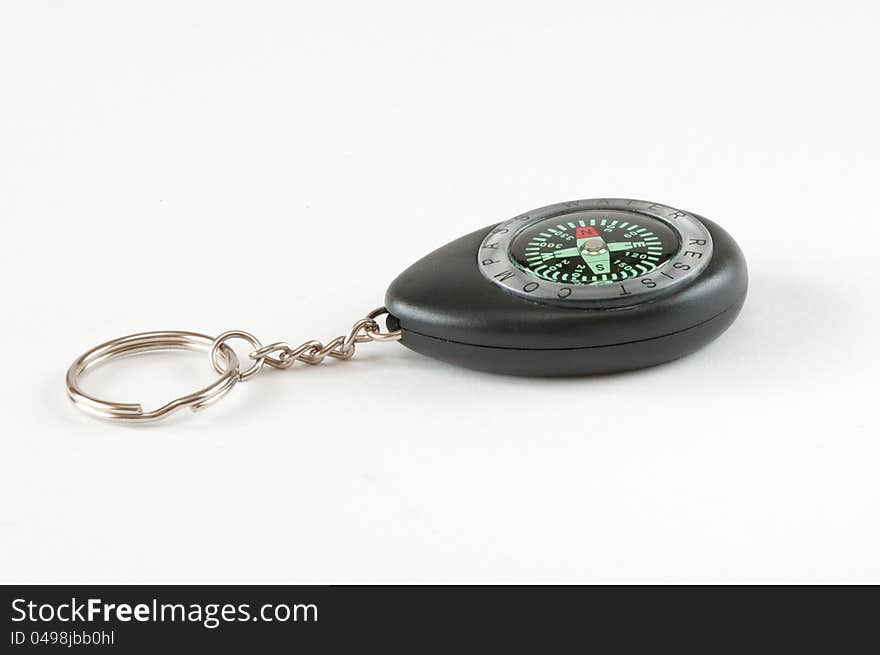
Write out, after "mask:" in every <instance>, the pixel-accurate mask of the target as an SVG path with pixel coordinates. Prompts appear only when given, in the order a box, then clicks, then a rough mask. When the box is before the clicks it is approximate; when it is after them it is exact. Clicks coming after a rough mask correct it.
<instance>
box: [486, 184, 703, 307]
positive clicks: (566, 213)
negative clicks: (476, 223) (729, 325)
mask: <svg viewBox="0 0 880 655" xmlns="http://www.w3.org/2000/svg"><path fill="white" fill-rule="evenodd" d="M711 256H712V237H711V235H710V234H709V231H708V230H707V229H706V227H705V226H704V225H703V224H702V223H701V222H700V220H699V219H698V218H697V217H695V216H693V215H692V214H689V213H687V212H683V211H681V210H678V209H675V208H673V207H667V206H666V205H660V204H657V203H652V202H646V201H641V200H628V199H619V198H607V199H598V200H577V201H573V202H567V203H560V204H558V205H551V206H549V207H543V208H541V209H537V210H535V211H532V212H529V213H527V214H523V215H521V216H517V217H516V218H514V219H512V220H510V221H508V222H506V223H502V224H501V225H499V226H498V227H496V228H495V229H494V230H492V231H491V232H490V233H489V234H488V235H487V236H486V238H485V239H484V240H483V243H482V244H481V246H480V251H479V253H478V256H477V257H478V259H477V262H478V265H479V268H480V271H481V272H482V274H483V276H484V277H485V278H486V279H487V280H489V281H491V282H492V283H493V284H496V285H499V286H501V287H503V288H505V290H507V291H509V292H511V293H514V294H517V295H521V296H523V297H528V298H530V299H532V300H537V301H539V302H549V303H552V304H567V305H578V304H582V305H585V306H621V305H628V304H637V303H639V302H642V301H643V300H645V299H646V297H647V296H650V295H654V294H657V293H659V292H661V291H664V290H667V289H669V288H670V287H674V286H677V285H680V284H682V283H684V282H686V281H687V280H690V279H693V277H694V276H696V275H698V274H699V273H700V271H702V270H703V269H704V268H705V267H706V265H707V264H708V263H709V259H710V258H711Z"/></svg>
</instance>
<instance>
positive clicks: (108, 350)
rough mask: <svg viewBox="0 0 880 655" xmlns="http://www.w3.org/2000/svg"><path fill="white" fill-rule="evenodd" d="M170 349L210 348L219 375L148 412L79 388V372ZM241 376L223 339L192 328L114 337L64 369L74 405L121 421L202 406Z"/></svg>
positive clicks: (147, 418)
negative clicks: (189, 330) (130, 357)
mask: <svg viewBox="0 0 880 655" xmlns="http://www.w3.org/2000/svg"><path fill="white" fill-rule="evenodd" d="M172 350H195V351H199V352H210V353H211V363H212V365H214V370H216V371H217V372H218V373H219V374H220V377H219V378H217V379H216V380H215V381H214V382H212V383H211V384H209V385H208V386H207V387H205V388H203V389H199V390H198V391H196V392H194V393H191V394H189V395H187V396H182V397H180V398H176V399H174V400H172V401H171V402H169V403H167V404H165V405H163V406H162V407H160V408H159V409H156V410H153V411H151V412H145V411H144V410H143V407H142V406H141V405H140V404H139V403H116V402H111V401H107V400H100V399H98V398H95V397H93V396H90V395H88V394H86V393H84V392H83V391H82V390H81V389H80V388H79V381H80V378H81V377H82V375H83V374H84V373H85V372H86V371H88V370H89V369H91V368H94V367H96V366H99V365H101V364H104V363H105V362H109V361H111V360H114V359H119V358H121V357H127V356H129V355H139V354H141V353H147V352H167V351H172ZM218 360H221V361H222V362H223V364H224V365H225V366H224V368H220V367H219V361H218ZM241 378H242V376H241V375H240V373H239V368H238V357H237V356H236V354H235V351H233V350H232V348H230V347H229V346H227V345H226V344H225V343H216V342H215V340H214V339H213V338H212V337H209V336H206V335H204V334H197V333H195V332H176V331H169V332H142V333H140V334H131V335H129V336H126V337H120V338H118V339H113V340H112V341H108V342H107V343H103V344H101V345H100V346H96V347H94V348H92V349H91V350H89V351H88V352H86V353H84V354H83V355H81V356H80V357H79V358H78V359H77V360H76V361H75V362H73V364H71V365H70V368H69V369H68V371H67V395H68V396H69V397H70V399H71V400H72V401H73V403H74V405H76V406H77V407H78V408H79V409H81V410H83V411H84V412H86V413H88V414H92V415H93V416H97V417H99V418H107V419H115V420H120V421H133V422H148V421H157V420H159V419H161V418H164V417H166V416H168V415H169V414H172V413H173V412H176V411H177V410H178V409H180V408H181V407H189V408H191V409H192V410H193V411H196V410H199V409H202V408H203V407H206V406H207V405H209V404H211V403H213V402H214V401H216V400H218V399H220V398H221V397H222V396H224V395H225V394H226V393H227V392H228V391H229V390H230V389H232V387H234V386H235V384H236V383H237V382H238V381H239V379H241Z"/></svg>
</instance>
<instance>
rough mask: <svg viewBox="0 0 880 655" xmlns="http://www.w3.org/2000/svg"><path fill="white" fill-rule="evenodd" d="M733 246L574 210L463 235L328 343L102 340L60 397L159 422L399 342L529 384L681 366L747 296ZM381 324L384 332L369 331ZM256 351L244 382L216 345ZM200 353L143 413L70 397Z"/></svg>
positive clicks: (619, 214) (653, 213) (693, 222)
mask: <svg viewBox="0 0 880 655" xmlns="http://www.w3.org/2000/svg"><path fill="white" fill-rule="evenodd" d="M747 287H748V274H747V270H746V263H745V260H744V258H743V255H742V252H741V251H740V249H739V247H738V246H737V244H736V242H735V241H734V240H733V239H732V238H731V237H730V235H728V234H727V232H725V231H724V230H723V229H721V228H720V227H719V226H717V225H715V224H714V223H712V222H711V221H709V220H707V219H705V218H703V217H702V216H699V215H697V214H693V213H690V212H685V211H681V210H679V209H675V208H673V207H668V206H666V205H661V204H658V203H653V202H647V201H643V200H628V199H620V198H604V199H594V200H574V201H571V202H564V203H559V204H556V205H550V206H548V207H542V208H540V209H536V210H534V211H530V212H527V213H525V214H521V215H519V216H517V217H515V218H513V219H511V220H509V221H507V222H505V223H501V224H500V225H495V226H491V227H486V228H483V229H481V230H477V231H476V232H472V233H471V234H468V235H466V236H463V237H461V238H459V239H456V240H455V241H453V242H451V243H449V244H447V245H445V246H443V247H442V248H440V249H438V250H435V251H434V252H432V253H431V254H429V255H427V256H425V257H423V258H422V259H420V260H419V261H417V262H416V263H415V264H413V265H412V266H410V267H409V268H408V269H407V270H406V271H404V272H403V273H401V274H400V275H399V276H398V277H397V279H395V280H394V281H393V282H392V283H391V286H390V287H389V288H388V291H387V292H386V294H385V306H384V307H381V308H379V309H377V310H374V311H373V312H370V313H369V314H368V315H367V316H366V317H365V318H363V319H361V320H360V321H358V322H357V323H355V324H354V326H353V327H352V329H351V331H350V332H349V333H348V334H347V335H346V336H340V337H336V338H335V339H333V340H332V341H329V342H328V343H327V344H323V343H321V342H320V341H307V342H305V343H303V344H302V345H300V346H296V347H294V346H291V345H290V344H288V343H284V342H279V343H273V344H269V345H267V346H263V345H262V344H261V343H260V342H259V341H258V340H257V339H256V338H255V337H254V336H252V335H251V334H249V333H247V332H241V331H237V330H236V331H231V332H225V333H223V334H221V335H220V336H218V337H216V338H213V337H209V336H205V335H203V334H196V333H193V332H176V331H169V332H145V333H141V334H133V335H130V336H127V337H122V338H119V339H114V340H113V341H109V342H107V343H104V344H102V345H100V346H97V347H95V348H93V349H92V350H89V351H88V352H86V353H85V354H83V355H82V356H81V357H79V358H78V359H77V360H76V361H75V362H74V363H73V364H72V365H71V367H70V369H69V370H68V372H67V390H68V395H69V396H70V399H71V400H72V401H73V402H74V403H75V404H76V406H77V407H79V408H80V409H82V410H84V411H86V412H88V413H90V414H93V415H95V416H99V417H101V418H109V419H116V420H122V421H132V422H146V421H155V420H158V419H161V418H163V417H165V416H168V415H169V414H171V413H173V412H174V411H176V410H178V409H180V408H181V407H190V408H191V409H193V410H197V409H201V408H202V407H205V406H207V405H209V404H210V403H212V402H214V401H216V400H218V399H219V398H220V397H221V396H223V395H224V394H225V393H226V392H228V391H229V390H230V389H232V387H234V386H235V385H236V383H238V382H239V381H244V380H247V379H248V378H250V377H251V376H253V375H255V374H256V373H258V372H259V371H260V369H261V368H262V367H263V365H264V364H268V365H269V366H272V367H274V368H281V369H283V368H289V367H291V366H293V364H294V363H296V362H302V363H305V364H319V363H320V362H322V361H323V360H324V359H325V358H326V357H327V356H330V357H333V358H336V359H348V358H350V357H351V356H352V355H353V354H354V352H355V348H356V346H357V344H361V343H367V342H371V341H377V342H383V341H399V342H400V343H402V344H403V345H404V346H407V347H408V348H410V349H412V350H414V351H416V352H418V353H421V354H423V355H427V356H429V357H434V358H436V359H441V360H444V361H447V362H450V363H452V364H457V365H459V366H464V367H467V368H472V369H478V370H483V371H490V372H493V373H504V374H510V375H531V376H574V375H590V374H597V373H610V372H615V371H625V370H629V369H637V368H643V367H646V366H653V365H655V364H660V363H663V362H667V361H670V360H673V359H676V358H678V357H682V356H684V355H687V354H689V353H691V352H693V351H695V350H697V349H698V348H700V347H701V346H703V345H705V344H706V343H708V342H709V341H711V340H712V339H714V338H716V337H717V336H718V335H720V334H721V333H722V332H723V331H724V330H726V329H727V328H728V326H730V324H731V323H732V322H733V320H734V319H735V318H736V316H737V314H738V313H739V311H740V309H741V308H742V305H743V302H744V301H745V297H746V290H747ZM385 315H387V318H386V329H385V330H383V329H382V327H381V326H380V325H379V323H378V322H377V319H378V318H379V317H381V316H385ZM232 339H244V340H245V341H247V342H249V343H250V344H251V345H252V346H253V348H254V351H253V352H252V353H251V354H250V359H251V360H252V363H251V365H250V366H249V367H248V368H247V369H246V370H244V371H242V370H241V368H240V366H239V361H238V357H237V356H236V354H235V352H234V351H233V350H232V349H231V348H230V347H229V346H228V345H227V342H228V341H230V340H232ZM168 350H200V351H206V352H207V353H208V355H209V360H210V363H211V366H212V367H213V368H214V370H215V371H216V372H217V374H218V375H219V377H218V378H217V380H215V381H214V382H213V383H212V384H210V385H208V386H207V387H205V388H204V389H201V390H199V391H197V392H195V393H193V394H190V395H188V396H184V397H182V398H178V399H176V400H173V401H171V402H170V403H168V404H166V405H164V406H162V407H160V408H159V409H156V410H153V411H149V412H145V411H143V408H142V407H141V406H140V405H139V404H130V403H115V402H107V401H104V400H99V399H97V398H94V397H92V396H89V395H87V394H86V393H84V392H83V391H82V390H80V388H79V381H80V378H81V376H82V375H83V374H84V373H85V372H86V371H87V370H89V369H90V368H93V367H95V366H97V365H99V364H102V363H104V362H107V361H109V360H112V359H116V358H118V357H123V356H127V355H134V354H139V353H145V352H155V351H168Z"/></svg>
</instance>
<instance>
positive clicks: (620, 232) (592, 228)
mask: <svg viewBox="0 0 880 655" xmlns="http://www.w3.org/2000/svg"><path fill="white" fill-rule="evenodd" d="M559 218H560V220H559V221H556V220H554V219H548V220H544V221H540V222H538V223H535V224H534V225H532V226H530V227H528V228H526V229H524V230H522V231H521V232H519V233H518V234H517V235H516V237H515V238H514V239H513V241H512V243H511V245H510V257H511V259H512V261H513V262H514V263H515V264H516V265H517V266H518V267H519V268H520V269H521V270H523V271H525V272H526V273H528V274H530V275H532V276H534V277H536V278H538V279H541V280H547V281H548V282H560V283H564V284H572V285H585V284H610V283H613V282H617V281H618V280H629V279H633V278H637V277H639V276H642V275H647V274H648V273H651V272H652V271H655V270H657V269H658V268H660V267H661V266H663V265H664V264H665V263H666V262H668V261H669V259H670V258H671V257H672V256H673V255H674V254H675V253H676V252H677V251H678V249H679V241H678V235H677V234H676V233H675V232H674V231H673V229H672V228H671V227H670V226H669V225H667V224H666V223H663V222H662V221H659V220H657V219H656V218H651V217H649V216H642V215H639V214H636V213H634V212H625V211H602V210H598V209H591V210H587V211H582V212H574V213H571V214H567V215H565V216H561V217H559ZM563 219H564V220H563Z"/></svg>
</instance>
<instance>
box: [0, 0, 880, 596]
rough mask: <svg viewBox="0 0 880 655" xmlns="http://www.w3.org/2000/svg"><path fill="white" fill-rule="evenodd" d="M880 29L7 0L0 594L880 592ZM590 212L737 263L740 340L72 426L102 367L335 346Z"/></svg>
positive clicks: (483, 12) (803, 11)
mask: <svg viewBox="0 0 880 655" xmlns="http://www.w3.org/2000/svg"><path fill="white" fill-rule="evenodd" d="M878 24H880V10H878V5H877V3H874V2H869V1H868V0H864V1H863V2H846V1H838V2H833V3H829V2H804V1H798V2H794V1H793V2H767V1H766V0H762V1H760V2H742V1H741V2H736V3H724V4H721V3H718V4H714V3H705V2H683V1H680V2H667V3H659V2H639V3H635V2H570V3H563V2H548V1H542V2H509V1H508V2H494V3H489V2H473V1H471V2H443V3H440V2H437V3H427V2H417V3H416V2H377V1H373V2H368V3H358V2H351V3H340V2H325V3H318V2H298V3H292V2H287V3H284V2H277V3H262V2H238V3H216V2H205V3H195V2H188V3H187V2H150V3H117V2H105V3H96V2H78V3H61V2H58V3H44V2H28V3H23V2H18V3H12V2H10V3H4V4H3V7H2V9H0V226H2V232H0V243H2V252H0V288H2V301H3V302H2V308H3V320H2V325H0V334H2V346H3V361H4V362H5V365H4V368H3V373H2V374H0V403H2V405H0V421H2V437H0V438H2V454H0V456H2V459H0V466H2V471H0V473H2V478H0V485H2V486H0V498H2V501H0V502H2V514H0V530H2V538H0V580H2V581H5V582H50V581H56V582H301V583H306V582H452V581H461V582H533V581H546V582H553V581H558V582H592V581H607V582H614V581H658V582H659V581H676V582H679V581H688V582H711V581H737V582H741V581H874V582H880V558H878V557H877V553H878V551H880V525H878V522H880V480H878V472H877V471H878V463H880V440H878V437H880V430H878V426H880V421H878V405H877V392H878V377H877V365H878V363H880V358H878V320H880V313H878V309H877V307H878V302H880V297H878V287H880V284H878V280H880V272H878V271H877V259H876V251H877V244H878V240H880V229H878V200H877V198H878V194H877V179H878V169H880V167H878V147H880V137H878V128H877V121H878V115H880V98H878V90H877V89H878V86H877V64H878V58H880V41H878V38H877V34H878V26H880V25H878ZM598 196H623V197H636V198H646V199H651V200H656V201H658V202H662V203H667V204H671V205H674V206H679V207H682V208H684V209H689V210H692V211H696V212H699V213H702V214H704V215H706V216H708V217H710V218H712V219H713V220H715V221H717V222H719V223H720V224H721V225H723V226H724V227H725V228H726V229H727V230H728V231H729V232H731V234H733V235H734V237H735V238H736V239H737V240H738V241H739V243H740V245H741V246H742V248H743V250H744V252H745V254H746V257H747V260H748V262H749V266H750V276H751V287H750V293H749V298H748V301H747V303H746V306H745V308H744V310H743V313H742V314H741V316H740V318H739V319H738V321H737V322H736V323H735V324H734V325H733V327H732V328H731V329H730V330H729V331H728V332H727V333H725V334H724V335H723V336H722V337H721V338H720V339H718V341H716V342H715V343H713V344H712V345H710V346H709V347H707V348H705V349H704V350H702V351H700V352H699V353H697V354H694V355H692V356H690V357H688V358H686V359H683V360H681V361H678V362H675V363H671V364H668V365H665V366H660V367H657V368H653V369H650V370H644V371H641V372H635V373H630V374H621V375H614V376H605V377H601V378H595V379H590V378H583V379H572V380H537V379H516V378H507V377H501V376H492V375H486V374H481V373H476V372H472V371H468V370H460V369H457V368H454V367H451V366H448V365H446V364H442V363H439V362H435V361H432V360H428V359H425V358H422V357H420V356H418V355H416V354H414V353H411V352H409V351H408V350H406V349H405V348H403V347H401V346H399V345H396V344H390V345H389V344H375V345H369V346H364V347H363V348H362V349H361V350H359V351H358V354H357V355H356V357H355V359H353V360H351V361H348V362H330V363H327V364H325V365H323V366H321V367H315V368H311V367H305V366H303V367H299V366H297V367H296V368H295V369H292V370H288V371H284V372H276V371H268V372H265V373H264V374H262V375H260V376H258V377H257V378H255V379H254V380H252V381H250V382H248V383H247V384H242V385H241V386H240V387H238V388H236V389H234V390H233V392H232V393H231V394H230V396H229V397H227V398H225V399H224V400H223V401H222V402H220V403H219V404H217V405H216V406H213V407H211V408H210V409H209V410H206V411H205V412H202V413H199V414H191V413H190V412H188V411H187V412H184V413H183V414H181V415H179V416H178V417H175V418H174V419H173V420H172V421H171V422H168V423H165V424H158V425H155V426H153V427H148V428H132V427H126V426H120V425H114V424H109V423H104V422H100V421H97V420H95V419H93V418H90V417H88V416H86V415H84V414H81V413H79V412H77V411H76V410H75V409H74V408H73V407H72V406H71V405H70V403H69V402H68V401H67V399H66V398H65V394H64V373H65V371H66V369H67V366H68V365H69V363H70V362H71V361H72V360H73V359H74V357H76V356H77V355H78V354H79V353H81V352H82V351H84V350H85V349H87V348H89V347H91V346H92V345H94V344H97V343H100V342H102V341H105V340H107V339H110V338H113V337H116V336H121V335H124V334H128V333H131V332H139V331H144V330H158V329H184V330H196V331H201V332H205V333H208V334H218V333H220V332H222V331H224V330H227V329H232V328H239V329H245V330H249V331H251V332H253V333H254V334H256V335H257V336H259V337H260V338H261V339H262V340H263V342H264V343H268V342H271V341H275V340H287V341H290V342H292V343H299V342H301V341H304V340H307V339H311V338H320V339H323V340H326V339H329V338H331V337H333V336H335V335H337V334H340V333H341V332H343V331H345V330H347V329H348V326H349V325H350V324H351V323H352V322H353V321H354V320H355V319H357V318H359V317H360V316H362V315H363V314H364V312H366V311H368V310H370V309H372V308H373V307H375V306H377V305H379V304H381V302H382V299H383V296H384V292H385V288H386V287H387V285H388V283H389V282H390V281H391V280H392V279H393V278H394V276H395V275H397V274H398V273H399V272H400V271H402V270H403V269H404V268H405V267H406V266H408V265H409V264H410V263H412V261H413V260H414V259H416V258H418V257H420V256H421V255H422V254H425V253H427V252H429V251H431V250H433V249H434V248H436V247H438V246H441V245H443V244H445V243H446V242H448V241H450V240H452V239H454V238H456V237H458V236H461V235H462V234H465V233H467V232H470V231H472V230H474V229H476V228H478V227H481V226H484V225H487V224H490V223H492V222H501V221H503V220H506V219H508V218H510V217H512V216H514V215H515V214H517V213H519V212H522V211H525V210H528V209H531V208H534V207H539V206H542V205H545V204H550V203H553V202H559V201H562V200H570V199H574V198H589V197H598ZM241 345H242V348H241V351H240V352H241V353H242V356H246V355H245V354H244V353H246V352H247V349H246V348H245V347H244V345H243V344H241ZM212 375H213V374H212V373H211V371H210V369H209V367H208V364H207V360H206V358H205V357H204V356H203V355H198V354H188V355H184V354H181V355H176V356H175V355H158V356H152V357H142V358H138V359H137V360H127V361H125V362H120V363H119V364H117V365H115V366H109V367H107V368H105V369H102V370H99V371H96V372H95V373H94V374H93V375H92V376H91V377H89V378H88V380H87V388H88V389H89V390H90V391H93V392H95V393H96V394H97V395H101V396H104V397H108V398H111V399H116V400H125V401H132V400H134V401H138V400H140V401H143V402H144V403H145V404H146V405H150V406H156V405H157V404H158V403H160V402H162V401H166V400H168V399H170V398H171V397H172V396H173V395H176V394H180V393H183V392H187V391H190V390H192V389H195V388H196V387H198V386H200V385H203V384H205V383H207V382H208V381H209V380H210V379H212ZM585 415H589V417H590V418H589V420H586V419H585ZM596 417H600V420H599V421H597V420H596ZM490 423H491V424H492V425H494V426H500V427H501V428H502V429H498V430H488V429H486V426H487V424H490Z"/></svg>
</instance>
